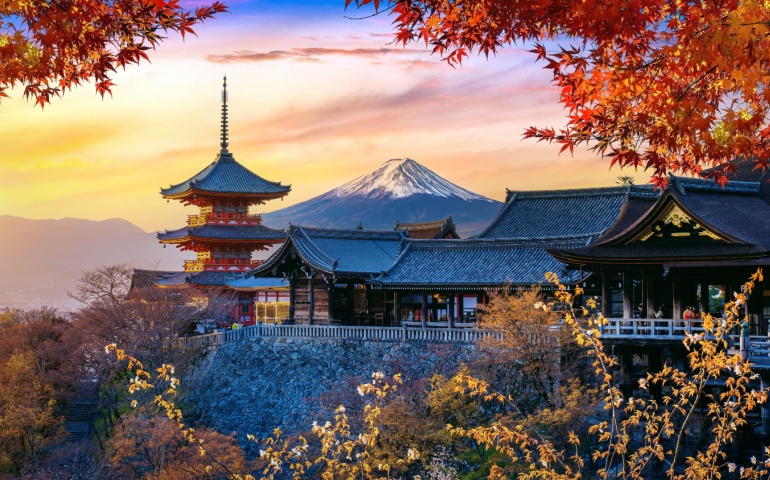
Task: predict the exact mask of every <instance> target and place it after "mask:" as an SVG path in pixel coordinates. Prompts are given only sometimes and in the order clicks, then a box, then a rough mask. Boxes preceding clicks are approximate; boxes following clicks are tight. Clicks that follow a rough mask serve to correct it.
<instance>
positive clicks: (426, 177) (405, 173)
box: [327, 158, 492, 202]
mask: <svg viewBox="0 0 770 480" xmlns="http://www.w3.org/2000/svg"><path fill="white" fill-rule="evenodd" d="M417 194H425V195H433V196H436V197H444V198H451V197H456V198H461V199H463V200H466V201H469V200H482V201H487V202H492V200H490V199H488V198H486V197H483V196H481V195H478V194H475V193H473V192H471V191H468V190H466V189H464V188H462V187H459V186H457V185H455V184H454V183H452V182H450V181H448V180H445V179H444V178H441V177H440V176H438V175H436V174H435V173H434V172H433V171H431V170H429V169H427V168H425V167H423V166H422V165H420V164H419V163H417V162H415V161H414V160H412V159H411V158H393V159H391V160H388V161H387V162H385V163H383V164H382V165H381V166H380V167H379V168H378V169H376V170H375V171H373V172H372V173H369V174H366V175H361V176H360V177H358V178H356V179H355V180H353V181H350V182H348V183H346V184H344V185H341V186H339V187H337V188H335V189H334V190H332V191H330V192H329V193H328V194H327V195H329V196H335V197H355V196H359V197H366V198H382V197H389V198H404V197H410V196H412V195H417Z"/></svg>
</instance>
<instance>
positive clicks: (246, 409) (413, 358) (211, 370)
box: [183, 337, 475, 450]
mask: <svg viewBox="0 0 770 480" xmlns="http://www.w3.org/2000/svg"><path fill="white" fill-rule="evenodd" d="M474 351H475V347H474V346H473V345H470V344H429V343H426V342H408V343H399V342H385V341H353V340H341V339H313V340H310V339H297V338H271V337H263V338H253V339H247V340H243V341H240V342H232V343H228V344H225V345H223V346H220V347H218V348H217V349H215V350H212V351H210V352H209V353H208V354H207V357H206V358H205V359H204V360H203V361H202V362H201V363H200V365H199V366H198V368H197V370H196V371H195V373H193V374H191V375H188V377H187V378H186V379H184V387H185V388H186V390H187V391H188V394H187V396H186V397H185V398H184V399H183V403H184V404H186V405H187V406H189V407H192V408H193V409H194V410H195V414H196V415H198V416H199V417H200V420H201V421H202V422H203V423H204V424H206V425H208V426H210V427H213V428H215V429H216V430H218V431H220V432H222V433H228V434H229V433H231V432H236V433H237V434H238V440H239V442H240V443H241V445H242V446H244V447H248V446H249V442H247V440H246V435H247V434H253V435H256V436H257V437H266V436H267V435H269V434H270V432H272V430H273V429H274V428H275V427H280V428H281V429H282V430H283V431H284V432H286V433H296V432H300V431H304V430H308V429H309V428H310V426H311V424H312V422H313V421H314V420H317V421H319V422H324V421H326V420H332V416H331V413H330V412H329V411H328V408H334V407H336V404H331V402H333V401H335V400H337V403H339V398H344V397H345V396H346V395H349V394H354V392H355V389H356V386H357V385H359V384H360V383H364V382H368V381H370V379H371V374H372V372H375V371H381V372H383V373H384V374H386V375H389V376H390V375H394V374H396V373H401V374H402V375H403V378H404V381H405V382H408V381H410V380H416V379H419V378H423V377H426V376H427V377H430V376H432V375H433V374H434V373H442V374H444V375H451V374H452V373H454V371H455V370H456V369H457V368H458V367H459V365H460V363H461V362H463V361H467V360H469V359H470V358H471V357H472V355H473V352H474ZM325 407H326V408H327V411H324V409H325ZM249 450H252V448H249Z"/></svg>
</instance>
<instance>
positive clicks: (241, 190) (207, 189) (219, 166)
mask: <svg viewBox="0 0 770 480" xmlns="http://www.w3.org/2000/svg"><path fill="white" fill-rule="evenodd" d="M192 190H196V191H198V192H204V193H213V194H236V195H248V194H252V195H261V196H264V195H268V196H283V195H285V194H287V193H289V191H290V190H291V185H281V183H280V182H271V181H269V180H265V179H264V178H262V177H260V176H259V175H257V174H255V173H253V172H252V171H251V170H249V169H248V168H246V167H244V166H243V165H241V164H240V163H238V162H237V161H236V160H235V159H234V158H233V156H232V154H231V153H229V152H223V153H220V154H219V155H217V159H216V160H215V161H214V162H212V163H211V165H209V166H208V167H206V168H204V169H203V170H201V171H200V172H198V173H197V174H195V175H194V176H192V177H191V178H189V179H187V180H185V181H184V182H182V183H179V184H176V185H171V186H170V187H168V188H161V190H160V192H161V194H162V195H163V196H164V197H168V198H178V197H183V196H185V195H187V194H190V193H191V192H192Z"/></svg>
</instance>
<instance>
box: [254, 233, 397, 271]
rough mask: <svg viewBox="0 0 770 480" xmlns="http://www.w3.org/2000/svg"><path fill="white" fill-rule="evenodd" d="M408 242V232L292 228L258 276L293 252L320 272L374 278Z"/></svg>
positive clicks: (263, 264)
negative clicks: (371, 276)
mask: <svg viewBox="0 0 770 480" xmlns="http://www.w3.org/2000/svg"><path fill="white" fill-rule="evenodd" d="M405 241H406V235H405V234H404V232H396V231H376V230H333V229H322V228H307V227H298V226H292V227H291V228H290V229H289V238H288V240H287V241H286V243H285V244H284V245H283V246H282V247H281V248H280V249H279V250H278V251H276V252H275V253H274V254H273V255H272V256H271V257H270V258H268V259H267V260H265V261H264V262H263V263H262V265H261V266H259V267H258V268H257V269H255V270H254V273H257V274H259V272H268V271H270V270H272V269H273V268H274V266H275V265H276V264H278V263H279V262H280V259H281V258H282V257H283V256H284V255H286V254H288V252H289V251H291V250H292V249H293V250H296V252H297V253H298V254H299V256H300V257H301V258H302V260H303V261H304V262H305V263H306V264H308V265H310V266H311V267H313V268H315V269H317V270H319V271H322V272H326V273H334V274H339V275H351V276H370V275H374V274H378V273H380V272H382V271H384V270H386V269H387V268H388V267H390V266H391V265H392V264H393V261H394V260H395V259H396V257H397V256H398V254H399V252H400V251H401V248H402V244H403V242H405Z"/></svg>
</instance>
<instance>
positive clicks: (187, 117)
mask: <svg viewBox="0 0 770 480" xmlns="http://www.w3.org/2000/svg"><path fill="white" fill-rule="evenodd" d="M225 3H226V4H227V5H228V7H229V9H230V12H229V13H226V14H221V15H218V16H217V17H216V18H215V19H214V20H211V21H208V22H206V23H205V24H203V25H199V26H197V28H196V29H195V30H196V32H197V34H198V36H197V37H189V36H188V37H187V39H186V40H185V41H181V40H180V39H179V38H177V37H174V36H173V35H170V38H169V39H168V40H167V41H165V42H164V43H162V44H161V45H160V47H159V48H158V49H157V50H156V51H154V52H151V53H150V58H151V63H147V62H143V63H141V64H140V65H139V66H131V67H129V68H127V69H126V70H125V71H119V72H118V73H117V74H116V75H115V76H114V79H113V81H114V82H115V83H116V84H117V86H116V87H114V89H113V96H112V97H110V96H107V97H105V98H104V99H102V98H101V97H99V96H98V95H97V94H96V92H95V90H94V88H93V85H86V86H83V87H80V88H79V89H76V90H73V91H70V92H66V93H65V94H64V95H63V97H62V98H61V99H55V100H53V103H52V104H51V105H48V106H46V107H45V109H44V110H41V109H40V108H39V107H36V106H34V105H33V103H32V102H27V101H26V100H25V99H24V98H23V96H22V95H21V89H16V90H12V91H10V95H11V97H12V98H10V99H3V100H2V102H0V215H14V216H20V217H25V218H34V219H44V218H63V217H75V218H86V219H91V220H103V219H108V218H115V217H118V218H124V219H126V220H128V221H130V222H132V223H134V224H135V225H137V226H139V227H140V228H142V229H144V230H146V231H156V230H162V229H166V228H168V229H172V228H178V227H181V226H182V225H183V224H184V222H185V220H186V216H185V215H188V214H193V213H196V212H195V211H194V209H193V207H183V206H182V205H180V204H178V203H174V202H172V203H167V202H164V201H163V199H162V198H161V196H160V194H159V189H160V188H161V187H167V186H169V185H170V184H176V183H179V182H182V181H184V180H186V179H187V178H189V177H190V176H192V175H194V174H195V173H197V172H198V171H200V170H201V169H203V168H204V167H206V166H207V165H208V164H209V163H210V162H212V161H213V160H214V159H215V157H216V154H217V153H218V151H219V123H220V95H221V89H222V77H223V76H224V75H227V83H228V95H229V119H230V146H229V150H230V151H231V152H232V153H233V155H234V156H235V158H236V159H237V160H238V161H239V162H240V163H241V164H243V165H244V166H246V167H247V168H249V169H251V170H252V171H254V172H255V173H257V174H258V175H260V176H262V177H264V178H266V179H268V180H272V181H281V182H283V183H284V184H291V186H292V192H291V193H290V194H289V196H288V197H286V198H285V199H284V200H283V201H280V200H278V201H273V202H270V203H268V204H266V205H264V206H261V207H259V208H258V209H256V210H255V209H252V211H254V212H255V213H258V212H260V211H272V210H277V209H279V208H283V207H287V206H290V205H292V204H295V203H298V202H301V201H304V200H307V199H310V198H312V197H314V196H317V195H320V194H322V193H324V192H326V191H328V190H331V189H332V188H334V187H336V186H338V185H341V184H342V183H345V182H347V181H349V180H352V179H354V178H356V177H358V176H360V175H363V174H366V173H369V172H370V171H372V170H374V169H375V168H377V167H378V166H379V165H380V164H382V163H383V162H385V161H387V160H388V159H391V158H403V157H409V158H412V159H414V160H416V161H418V162H420V163H421V164H423V165H425V166H426V167H428V168H430V169H431V170H433V171H435V172H436V173H438V174H439V175H441V176H443V177H444V178H446V179H448V180H450V181H451V182H454V183H456V184H458V185H460V186H462V187H464V188H467V189H469V190H471V191H474V192H476V193H479V194H482V195H485V196H488V197H490V198H494V199H497V200H501V201H502V200H503V199H504V197H505V189H506V188H509V189H514V190H536V189H557V188H576V187H591V186H607V185H613V184H615V182H616V178H617V177H618V176H620V175H632V176H634V177H635V178H636V181H637V183H644V182H645V181H647V177H648V175H647V174H645V173H644V172H641V171H640V172H633V171H632V172H625V171H621V170H619V169H618V168H613V169H609V160H608V159H603V158H601V157H597V156H596V155H595V154H593V153H591V152H588V151H583V150H581V151H576V152H575V154H574V155H573V156H570V155H569V154H567V153H565V154H562V155H559V154H558V150H559V147H558V146H555V145H553V146H549V145H545V144H538V143H536V142H535V141H534V140H524V139H523V138H522V133H523V132H524V129H525V128H527V127H529V126H532V125H535V126H539V127H544V126H553V127H561V126H563V125H564V124H565V123H566V121H565V118H564V111H563V109H562V107H561V106H560V105H559V104H558V103H557V101H558V92H557V90H556V89H555V88H554V87H553V86H552V85H551V83H550V78H549V74H548V72H547V71H545V70H543V69H542V66H541V65H540V64H537V63H535V56H534V55H533V54H531V53H529V52H527V51H526V46H519V47H514V48H507V49H505V50H502V51H501V52H500V53H499V54H498V55H497V56H496V57H492V58H490V59H488V60H487V59H486V58H484V57H477V56H472V57H471V58H469V59H467V60H466V61H465V62H464V64H463V65H462V66H461V67H458V68H452V67H450V66H448V65H447V64H446V63H445V62H442V61H441V59H440V57H438V56H436V55H431V54H430V52H429V50H427V49H426V47H425V46H424V44H419V43H417V44H410V45H408V46H406V47H404V46H401V45H395V44H394V43H393V42H392V38H393V32H392V27H391V25H390V23H391V18H389V17H388V16H387V15H378V16H374V17H371V18H362V19H350V18H346V17H364V16H368V14H369V13H371V11H368V10H363V11H358V10H355V9H352V10H351V9H349V10H347V11H345V9H344V0H316V1H304V2H303V1H293V2H285V1H260V0H254V1H245V0H235V1H234V2H227V1H225Z"/></svg>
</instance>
